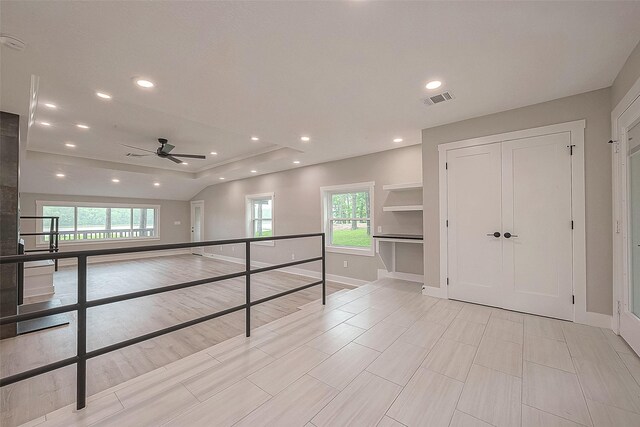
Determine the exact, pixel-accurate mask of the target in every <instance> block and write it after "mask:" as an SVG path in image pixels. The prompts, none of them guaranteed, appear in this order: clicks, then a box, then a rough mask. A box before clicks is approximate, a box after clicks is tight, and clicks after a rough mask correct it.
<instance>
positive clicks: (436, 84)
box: [426, 80, 442, 90]
mask: <svg viewBox="0 0 640 427" xmlns="http://www.w3.org/2000/svg"><path fill="white" fill-rule="evenodd" d="M440 86H442V82H441V81H440V80H432V81H430V82H429V83H427V86H426V88H427V89H429V90H433V89H438V88H439V87H440Z"/></svg>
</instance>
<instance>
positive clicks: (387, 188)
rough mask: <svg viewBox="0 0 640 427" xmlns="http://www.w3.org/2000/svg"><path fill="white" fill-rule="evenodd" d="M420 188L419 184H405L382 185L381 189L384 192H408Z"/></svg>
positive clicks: (420, 184)
mask: <svg viewBox="0 0 640 427" xmlns="http://www.w3.org/2000/svg"><path fill="white" fill-rule="evenodd" d="M421 188H422V183H421V182H409V183H406V184H388V185H383V186H382V189H383V190H385V191H409V190H420V189H421Z"/></svg>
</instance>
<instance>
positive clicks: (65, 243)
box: [36, 237, 160, 249]
mask: <svg viewBox="0 0 640 427" xmlns="http://www.w3.org/2000/svg"><path fill="white" fill-rule="evenodd" d="M156 240H160V237H145V238H143V239H100V240H98V239H96V240H93V239H92V240H61V241H60V242H58V247H59V248H61V247H63V246H75V245H95V244H105V243H128V242H148V241H156ZM48 247H49V243H37V244H36V248H38V249H46V248H48Z"/></svg>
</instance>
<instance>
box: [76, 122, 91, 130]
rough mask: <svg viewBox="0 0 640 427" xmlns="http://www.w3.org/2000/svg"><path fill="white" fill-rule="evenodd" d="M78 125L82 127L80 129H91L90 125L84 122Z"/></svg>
mask: <svg viewBox="0 0 640 427" xmlns="http://www.w3.org/2000/svg"><path fill="white" fill-rule="evenodd" d="M76 127H78V128H80V129H89V126H87V125H85V124H82V123H78V124H77V125H76Z"/></svg>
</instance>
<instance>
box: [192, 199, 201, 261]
mask: <svg viewBox="0 0 640 427" xmlns="http://www.w3.org/2000/svg"><path fill="white" fill-rule="evenodd" d="M203 221H204V201H196V202H191V241H192V242H202V241H203V240H204V227H203ZM191 253H192V254H197V255H202V254H203V253H204V248H202V247H195V248H191Z"/></svg>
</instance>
